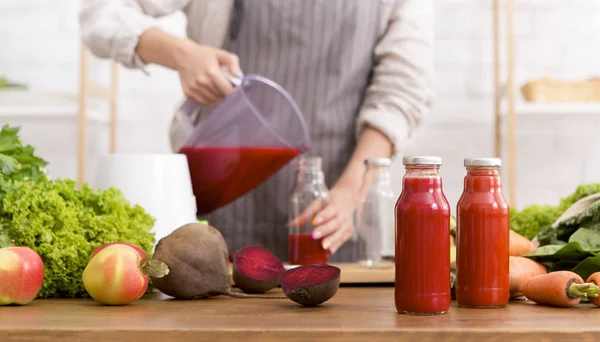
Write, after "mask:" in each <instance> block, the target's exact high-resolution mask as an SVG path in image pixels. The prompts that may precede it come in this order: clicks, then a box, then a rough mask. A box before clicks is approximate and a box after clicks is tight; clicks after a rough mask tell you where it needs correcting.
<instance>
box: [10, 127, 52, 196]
mask: <svg viewBox="0 0 600 342" xmlns="http://www.w3.org/2000/svg"><path fill="white" fill-rule="evenodd" d="M19 130H20V129H19V128H18V127H9V126H8V125H4V126H3V127H2V130H0V199H1V198H2V197H3V196H4V194H6V192H8V191H10V190H12V189H14V188H16V187H18V186H19V185H20V184H21V183H22V182H25V181H36V180H38V179H40V178H42V177H45V171H44V169H43V168H44V166H46V165H47V164H48V163H47V162H46V161H45V160H43V159H42V158H40V157H37V156H35V155H34V149H33V147H31V146H29V145H23V142H22V141H21V138H20V137H19Z"/></svg>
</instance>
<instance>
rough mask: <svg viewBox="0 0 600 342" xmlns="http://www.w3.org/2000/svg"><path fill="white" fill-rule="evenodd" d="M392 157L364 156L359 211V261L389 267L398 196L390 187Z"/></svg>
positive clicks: (391, 264)
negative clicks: (365, 157) (365, 158)
mask: <svg viewBox="0 0 600 342" xmlns="http://www.w3.org/2000/svg"><path fill="white" fill-rule="evenodd" d="M391 164H392V162H391V160H390V159H389V158H374V159H367V160H365V166H366V170H365V174H364V177H363V186H362V189H361V198H362V201H361V205H360V206H359V208H358V211H357V230H358V248H359V259H360V265H361V266H362V267H365V268H389V267H392V266H393V263H391V262H389V261H386V259H387V260H393V259H394V254H395V253H394V248H395V241H396V240H395V226H394V206H395V204H396V198H397V196H396V195H395V194H394V192H393V191H392V188H391V182H390V178H391V176H390V171H389V167H390V165H391Z"/></svg>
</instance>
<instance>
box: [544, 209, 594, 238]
mask: <svg viewBox="0 0 600 342" xmlns="http://www.w3.org/2000/svg"><path fill="white" fill-rule="evenodd" d="M579 228H587V229H590V230H594V231H600V201H599V202H596V203H595V204H593V205H592V206H590V207H589V208H587V209H585V210H584V211H583V212H582V213H580V214H579V215H576V216H573V217H570V218H568V219H566V220H563V221H561V222H560V223H559V224H558V225H557V226H556V228H552V227H550V226H548V227H546V228H544V229H543V230H542V231H541V232H540V234H539V236H538V240H539V242H540V245H541V246H543V245H547V244H557V243H563V242H564V241H567V240H569V241H570V238H571V236H572V234H574V233H575V232H576V231H578V229H579Z"/></svg>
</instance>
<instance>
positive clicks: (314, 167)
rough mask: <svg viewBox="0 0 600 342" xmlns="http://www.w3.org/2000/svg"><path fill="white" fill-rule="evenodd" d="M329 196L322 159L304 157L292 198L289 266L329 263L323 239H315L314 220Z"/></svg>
mask: <svg viewBox="0 0 600 342" xmlns="http://www.w3.org/2000/svg"><path fill="white" fill-rule="evenodd" d="M328 200H329V193H328V190H327V187H326V185H325V180H324V175H323V171H322V170H321V158H320V157H308V156H301V157H299V158H298V159H297V163H296V184H295V185H294V188H293V190H292V195H291V199H290V215H289V219H290V223H289V247H288V248H289V263H290V264H291V265H309V264H316V263H327V262H329V256H328V252H327V250H325V249H324V248H323V246H322V238H320V239H313V237H312V231H313V229H314V228H315V225H314V224H313V218H314V215H315V214H316V213H318V212H319V211H320V210H321V209H323V208H324V207H325V205H326V204H327V201H328Z"/></svg>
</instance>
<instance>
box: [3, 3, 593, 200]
mask: <svg viewBox="0 0 600 342" xmlns="http://www.w3.org/2000/svg"><path fill="white" fill-rule="evenodd" d="M491 3H492V1H491V0H490V1H482V0H436V1H435V4H436V10H435V11H436V28H435V68H436V91H437V101H436V105H435V110H434V111H433V113H432V114H431V115H430V117H429V118H428V119H427V121H426V122H425V123H424V125H423V127H422V129H421V130H420V131H419V132H418V134H417V136H416V137H415V139H414V141H413V143H412V145H411V146H410V147H408V149H407V153H418V154H434V155H440V156H442V157H443V159H444V166H443V177H444V184H445V185H444V186H445V191H446V194H447V196H448V198H449V200H450V202H451V204H452V206H454V205H455V203H456V201H457V200H458V197H459V196H460V192H461V191H462V177H463V175H464V168H463V167H462V160H463V158H464V157H467V156H488V155H491V154H492V153H493V125H492V124H493V99H494V94H493V50H492V47H493V45H492V44H493V37H492V22H491V21H492V12H491V6H492V5H491ZM78 9H79V1H76V0H54V1H47V0H21V1H15V0H0V46H1V48H0V77H2V76H4V77H7V78H8V79H10V80H12V81H15V82H22V83H26V84H27V85H28V86H29V88H30V90H31V92H28V93H24V94H15V93H6V92H5V93H2V92H0V124H4V123H10V124H14V125H21V126H22V134H23V137H24V139H25V140H26V141H27V142H28V143H30V144H33V145H34V146H36V147H37V149H38V152H39V153H40V154H41V155H42V156H44V157H45V158H46V159H47V160H49V161H50V162H51V165H50V167H49V172H50V174H51V175H52V176H54V177H71V178H75V177H76V165H77V159H76V152H77V148H76V145H77V140H76V138H77V132H76V114H77V102H76V99H77V91H78V82H79V42H80V41H79V33H78V24H77V16H78ZM161 23H162V25H163V28H165V29H167V30H169V31H170V32H173V33H176V34H179V35H183V33H184V25H185V22H184V17H183V16H182V15H181V14H175V15H173V16H170V17H168V18H164V19H163V20H161ZM515 39H516V42H515V44H516V45H515V47H516V65H515V67H516V85H517V86H520V85H522V84H523V83H524V82H526V81H529V80H532V79H536V78H539V77H543V76H549V77H553V78H557V79H567V80H583V79H587V78H589V77H594V76H600V62H599V61H600V1H597V0H575V1H574V0H571V1H566V0H515ZM504 60H505V61H506V59H504ZM90 70H91V72H92V74H94V75H95V76H94V77H96V78H100V79H104V80H106V79H108V77H107V76H108V74H109V70H110V69H109V64H108V63H107V62H99V61H94V62H93V63H92V64H91V65H90ZM150 72H151V76H146V75H144V74H143V73H141V72H139V71H130V70H125V69H123V68H121V70H120V82H119V107H118V138H117V150H118V152H127V153H130V152H135V153H139V152H148V153H151V152H154V153H156V152H159V153H166V152H169V145H168V139H167V127H168V124H169V121H170V119H171V114H172V112H173V110H174V108H175V107H176V106H177V104H178V101H179V100H180V99H181V90H180V86H179V80H178V77H177V74H175V73H174V72H171V71H167V70H165V69H162V68H158V67H150ZM517 98H518V100H519V101H518V102H519V103H518V106H517V108H518V111H517V115H518V122H517V125H518V126H517V127H518V131H517V143H518V146H517V148H518V150H517V151H518V158H517V161H518V165H517V167H518V169H517V175H518V183H517V200H518V203H517V206H518V207H522V206H524V205H527V204H531V203H552V204H555V203H556V202H557V201H558V200H559V198H560V197H561V196H566V195H568V194H569V193H571V192H572V191H573V190H574V187H576V186H577V185H578V184H580V183H585V182H600V135H599V134H598V132H599V131H600V104H598V105H596V104H594V103H590V104H587V105H584V106H578V107H577V108H578V109H577V110H572V109H570V108H571V107H570V106H563V109H561V108H559V107H556V106H552V105H550V106H545V107H542V108H541V109H539V110H538V109H536V110H531V109H529V110H528V109H527V108H528V107H527V106H523V105H521V102H522V98H521V95H520V93H518V94H517ZM556 108H558V109H556ZM91 109H92V110H93V112H92V114H91V115H90V120H89V122H88V127H89V134H90V144H89V147H88V149H89V153H90V160H89V162H90V166H92V167H91V169H90V170H89V173H88V178H90V177H93V175H94V173H93V163H94V156H97V155H100V154H103V153H106V151H107V146H108V133H107V132H108V124H107V122H108V114H107V113H108V112H107V111H106V107H102V106H97V105H96V104H92V106H91ZM505 155H506V154H505ZM393 173H394V177H395V180H394V182H395V183H394V184H395V189H396V190H397V191H398V192H399V191H400V180H401V176H402V174H403V169H402V166H401V165H400V163H396V164H395V165H394V168H393ZM506 189H507V190H508V187H506Z"/></svg>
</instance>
